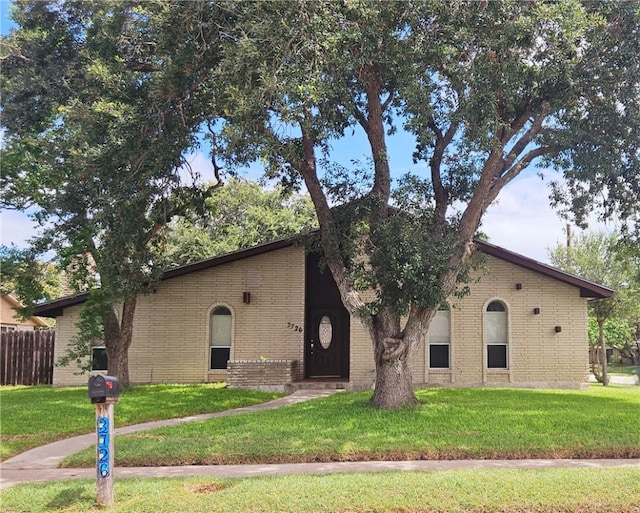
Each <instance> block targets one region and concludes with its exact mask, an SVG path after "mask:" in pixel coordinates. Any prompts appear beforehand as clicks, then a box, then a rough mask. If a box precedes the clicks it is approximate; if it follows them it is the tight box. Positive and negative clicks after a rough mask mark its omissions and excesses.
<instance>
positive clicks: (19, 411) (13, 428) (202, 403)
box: [0, 383, 284, 460]
mask: <svg viewBox="0 0 640 513" xmlns="http://www.w3.org/2000/svg"><path fill="white" fill-rule="evenodd" d="M282 395H284V394H276V393H265V392H255V391H248V390H229V389H226V388H224V385H222V384H219V383H211V384H199V385H144V386H137V387H134V388H133V389H132V390H131V391H129V392H126V393H125V394H124V395H123V396H122V398H121V400H120V401H119V402H118V404H117V405H116V406H115V411H116V422H117V425H118V426H125V425H130V424H139V423H141V422H148V421H151V420H161V419H171V418H176V417H185V416H188V415H195V414H198V413H210V412H214V411H221V410H228V409H231V408H239V407H242V406H250V405H252V404H258V403H261V402H265V401H269V400H271V399H274V398H276V397H281V396H282ZM93 430H95V406H94V405H93V404H91V402H90V400H89V396H88V393H87V388H86V387H73V388H52V387H45V386H38V387H23V386H19V387H8V386H7V387H1V388H0V441H1V442H2V443H1V446H0V459H2V460H4V459H7V458H9V457H11V456H14V455H16V454H18V453H21V452H23V451H26V450H27V449H31V448H33V447H37V446H39V445H44V444H47V443H50V442H54V441H56V440H60V439H63V438H68V437H70V436H73V435H79V434H84V433H90V432H91V431H93Z"/></svg>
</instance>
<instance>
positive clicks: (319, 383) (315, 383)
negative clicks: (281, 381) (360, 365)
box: [286, 379, 349, 392]
mask: <svg viewBox="0 0 640 513" xmlns="http://www.w3.org/2000/svg"><path fill="white" fill-rule="evenodd" d="M348 386H349V382H348V381H345V380H343V379H303V380H301V381H294V382H293V383H287V385H286V389H287V391H291V392H295V391H297V390H345V389H347V387H348Z"/></svg>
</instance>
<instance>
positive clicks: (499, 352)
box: [487, 344, 507, 369]
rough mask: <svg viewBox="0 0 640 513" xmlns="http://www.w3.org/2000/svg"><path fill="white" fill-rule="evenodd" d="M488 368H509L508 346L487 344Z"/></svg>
mask: <svg viewBox="0 0 640 513" xmlns="http://www.w3.org/2000/svg"><path fill="white" fill-rule="evenodd" d="M487 367H488V368H489V369H506V368H507V344H487Z"/></svg>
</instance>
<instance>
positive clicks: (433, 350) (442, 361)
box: [429, 344, 449, 369]
mask: <svg viewBox="0 0 640 513" xmlns="http://www.w3.org/2000/svg"><path fill="white" fill-rule="evenodd" d="M429 368H430V369H448V368H449V344H429Z"/></svg>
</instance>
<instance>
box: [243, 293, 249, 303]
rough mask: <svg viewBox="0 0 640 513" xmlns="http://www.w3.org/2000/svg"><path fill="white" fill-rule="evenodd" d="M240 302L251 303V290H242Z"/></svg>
mask: <svg viewBox="0 0 640 513" xmlns="http://www.w3.org/2000/svg"><path fill="white" fill-rule="evenodd" d="M242 302H243V303H244V304H246V305H248V304H249V303H251V292H243V293H242Z"/></svg>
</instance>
